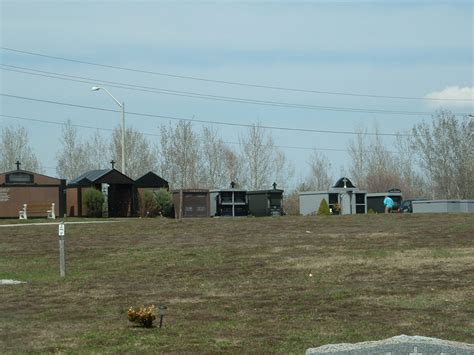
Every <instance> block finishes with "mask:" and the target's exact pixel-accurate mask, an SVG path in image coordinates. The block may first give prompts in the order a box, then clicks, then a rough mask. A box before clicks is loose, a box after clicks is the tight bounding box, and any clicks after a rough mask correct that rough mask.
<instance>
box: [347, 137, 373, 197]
mask: <svg viewBox="0 0 474 355" xmlns="http://www.w3.org/2000/svg"><path fill="white" fill-rule="evenodd" d="M366 133H367V132H365V131H362V130H360V129H359V132H358V134H357V135H356V137H355V139H354V140H351V141H349V145H348V151H349V157H350V159H351V164H350V167H349V174H350V176H351V178H352V180H353V182H354V184H355V185H356V186H358V187H359V188H362V189H367V171H368V162H369V157H368V154H367V149H368V148H367V144H366V143H365V140H366V139H367V134H366Z"/></svg>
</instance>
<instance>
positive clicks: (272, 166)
mask: <svg viewBox="0 0 474 355" xmlns="http://www.w3.org/2000/svg"><path fill="white" fill-rule="evenodd" d="M239 142H240V146H241V156H240V159H241V160H242V163H243V170H244V173H245V174H246V176H245V177H244V179H243V181H242V182H243V184H244V185H245V186H246V187H247V188H249V189H262V188H268V187H269V186H271V184H272V183H273V182H274V181H276V180H277V179H283V180H282V182H283V183H286V182H287V181H288V179H289V178H288V177H289V176H291V175H292V168H291V166H290V164H288V162H287V160H286V157H285V155H284V154H283V153H282V152H280V151H279V150H278V149H277V148H276V147H275V144H274V143H273V138H272V137H271V136H270V135H268V134H267V133H266V132H265V130H264V129H263V128H262V127H260V126H259V125H253V126H252V127H250V128H249V129H248V130H247V132H246V134H245V135H244V136H241V137H239ZM278 182H280V181H278Z"/></svg>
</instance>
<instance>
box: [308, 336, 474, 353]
mask: <svg viewBox="0 0 474 355" xmlns="http://www.w3.org/2000/svg"><path fill="white" fill-rule="evenodd" d="M313 354H314V355H316V354H327V355H329V354H330V355H368V354H377V355H382V354H383V355H398V354H404V355H406V354H408V355H415V354H416V355H434V354H436V355H472V354H474V345H473V344H467V343H460V342H455V341H447V340H442V339H437V338H428V337H423V336H407V335H399V336H395V337H393V338H389V339H384V340H380V341H366V342H362V343H355V344H348V343H341V344H328V345H323V346H320V347H318V348H310V349H308V350H306V355H313Z"/></svg>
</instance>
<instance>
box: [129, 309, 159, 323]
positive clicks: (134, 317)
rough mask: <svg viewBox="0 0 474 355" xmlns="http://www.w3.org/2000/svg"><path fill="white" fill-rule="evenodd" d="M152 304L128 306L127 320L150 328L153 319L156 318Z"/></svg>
mask: <svg viewBox="0 0 474 355" xmlns="http://www.w3.org/2000/svg"><path fill="white" fill-rule="evenodd" d="M155 309H156V307H155V306H154V305H151V306H148V307H143V306H142V307H140V308H137V309H135V308H133V307H130V308H129V309H128V312H127V316H128V320H129V321H130V322H132V323H137V324H138V325H140V326H142V327H145V328H151V327H152V326H153V321H154V320H155V319H156V316H155Z"/></svg>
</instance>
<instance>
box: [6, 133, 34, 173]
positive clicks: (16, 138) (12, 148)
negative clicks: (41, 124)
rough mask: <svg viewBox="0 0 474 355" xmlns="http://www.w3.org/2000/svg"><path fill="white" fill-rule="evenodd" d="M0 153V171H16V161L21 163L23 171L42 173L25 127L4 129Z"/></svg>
mask: <svg viewBox="0 0 474 355" xmlns="http://www.w3.org/2000/svg"><path fill="white" fill-rule="evenodd" d="M0 152H1V154H0V171H10V170H14V168H15V163H16V161H19V162H20V163H21V169H23V170H29V171H35V172H42V170H41V169H40V165H39V161H38V158H37V157H36V155H35V153H33V150H32V149H31V147H30V145H29V142H28V132H27V131H26V129H25V128H24V127H18V128H14V127H2V134H1V136H0Z"/></svg>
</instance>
